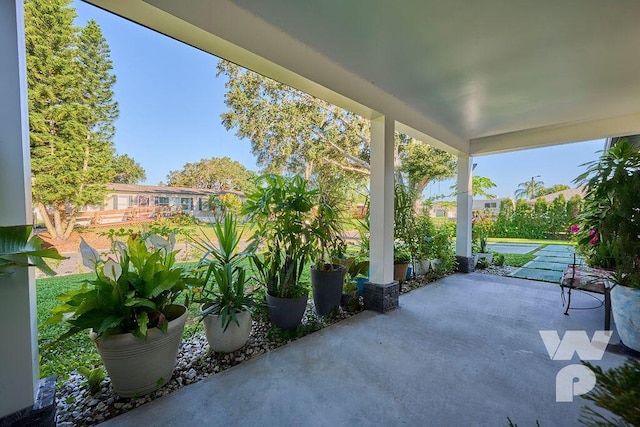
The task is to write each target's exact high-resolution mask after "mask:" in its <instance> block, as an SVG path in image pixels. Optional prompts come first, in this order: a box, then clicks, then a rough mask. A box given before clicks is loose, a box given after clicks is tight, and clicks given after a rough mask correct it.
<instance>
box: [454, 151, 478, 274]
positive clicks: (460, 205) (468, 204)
mask: <svg viewBox="0 0 640 427" xmlns="http://www.w3.org/2000/svg"><path fill="white" fill-rule="evenodd" d="M472 160H473V159H472V158H471V157H469V156H458V183H457V186H458V194H457V208H456V209H457V217H456V218H457V219H456V259H457V261H458V271H461V272H463V273H470V272H472V271H473V270H474V268H475V262H474V260H473V257H472V256H471V208H472V206H473V199H472V194H473V191H472V185H471V184H472V170H473V165H472Z"/></svg>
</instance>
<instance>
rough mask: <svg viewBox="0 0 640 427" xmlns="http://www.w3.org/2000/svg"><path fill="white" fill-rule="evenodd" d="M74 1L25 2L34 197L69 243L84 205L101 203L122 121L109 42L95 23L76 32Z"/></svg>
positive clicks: (51, 226) (56, 232)
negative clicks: (116, 129) (116, 130)
mask: <svg viewBox="0 0 640 427" xmlns="http://www.w3.org/2000/svg"><path fill="white" fill-rule="evenodd" d="M69 3H70V1H69V0H28V1H26V2H25V44H26V51H27V85H28V89H29V91H28V99H29V131H30V140H31V169H32V173H33V176H34V179H33V198H34V204H35V206H36V207H37V208H38V210H39V212H40V214H41V215H42V217H43V219H44V221H45V224H46V226H47V229H48V230H49V232H50V233H51V235H52V237H53V238H56V239H66V238H68V237H69V235H70V234H71V231H72V230H73V226H74V224H75V217H76V215H77V212H78V210H79V208H80V207H82V206H85V205H91V204H102V202H103V197H104V192H105V187H104V184H105V183H107V182H109V181H110V180H111V179H112V177H113V169H112V165H113V157H114V148H113V143H112V138H113V134H114V122H115V119H116V118H117V116H118V105H117V103H116V102H115V101H114V99H113V90H112V88H113V85H114V84H115V76H114V75H113V74H112V68H113V67H112V63H111V60H110V52H109V47H108V45H107V43H106V40H105V39H104V37H103V36H102V32H101V30H100V27H99V26H98V24H97V23H96V22H95V21H89V22H88V23H87V25H86V26H85V27H83V28H81V29H79V28H77V27H75V26H74V25H73V20H74V18H75V16H76V14H75V10H74V9H73V8H71V7H69Z"/></svg>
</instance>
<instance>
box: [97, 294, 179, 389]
mask: <svg viewBox="0 0 640 427" xmlns="http://www.w3.org/2000/svg"><path fill="white" fill-rule="evenodd" d="M174 307H175V310H176V311H178V312H179V317H177V318H175V319H174V320H172V321H170V322H169V326H168V327H167V333H166V334H165V333H164V332H162V331H161V330H160V329H158V328H152V329H149V331H148V333H147V339H146V340H143V339H140V338H138V337H135V336H133V335H132V334H119V335H111V336H109V337H105V338H96V334H95V333H93V332H91V333H90V337H91V339H92V340H93V342H94V343H95V345H96V348H97V349H98V353H100V356H101V357H102V361H103V362H104V367H105V368H106V369H107V372H108V373H109V377H110V378H111V384H112V385H113V390H114V391H115V392H116V393H117V394H118V395H120V396H122V397H134V396H141V395H143V394H147V393H150V392H152V391H154V390H156V389H158V388H160V387H162V386H163V385H164V384H165V383H166V382H167V381H169V380H170V379H171V375H172V374H173V368H174V367H175V365H176V358H177V357H178V348H179V347H180V341H181V340H182V331H183V330H184V324H185V322H186V320H187V308H186V307H184V306H182V305H180V306H174Z"/></svg>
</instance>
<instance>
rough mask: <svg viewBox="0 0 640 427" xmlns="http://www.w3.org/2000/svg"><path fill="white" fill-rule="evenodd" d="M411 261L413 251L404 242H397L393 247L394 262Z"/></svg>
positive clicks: (405, 262)
mask: <svg viewBox="0 0 640 427" xmlns="http://www.w3.org/2000/svg"><path fill="white" fill-rule="evenodd" d="M410 261H411V251H409V248H408V247H407V245H405V244H404V243H400V242H398V243H396V244H395V246H394V247H393V263H394V264H407V263H409V262H410Z"/></svg>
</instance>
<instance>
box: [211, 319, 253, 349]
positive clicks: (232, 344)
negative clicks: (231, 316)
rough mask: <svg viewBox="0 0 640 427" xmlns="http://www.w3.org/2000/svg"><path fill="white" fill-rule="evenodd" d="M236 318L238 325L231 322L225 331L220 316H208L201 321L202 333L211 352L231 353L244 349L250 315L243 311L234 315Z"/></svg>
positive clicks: (249, 330)
mask: <svg viewBox="0 0 640 427" xmlns="http://www.w3.org/2000/svg"><path fill="white" fill-rule="evenodd" d="M236 317H237V319H238V324H239V325H238V324H236V322H234V321H231V323H229V327H228V328H227V330H226V331H225V330H224V328H223V327H222V317H221V316H219V315H217V314H209V315H208V316H206V317H205V318H204V319H203V322H204V333H205V335H206V336H207V341H208V342H209V347H211V350H213V351H219V352H222V353H231V352H232V351H236V350H237V349H239V348H242V347H244V345H245V344H246V343H247V341H248V340H249V334H250V333H251V313H250V312H248V311H243V312H241V313H238V314H236Z"/></svg>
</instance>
